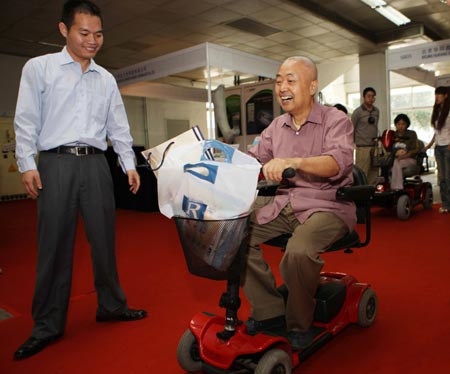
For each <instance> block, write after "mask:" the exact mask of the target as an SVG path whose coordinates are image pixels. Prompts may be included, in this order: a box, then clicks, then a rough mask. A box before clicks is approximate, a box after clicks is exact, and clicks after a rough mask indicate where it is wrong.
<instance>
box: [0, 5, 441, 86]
mask: <svg viewBox="0 0 450 374" xmlns="http://www.w3.org/2000/svg"><path fill="white" fill-rule="evenodd" d="M95 2H96V3H97V4H98V5H99V6H100V7H101V9H102V11H103V17H104V32H105V45H104V47H103V49H102V51H101V52H100V53H99V54H98V56H97V58H96V61H97V62H98V63H100V64H101V65H103V66H105V67H107V68H109V69H118V68H122V67H125V66H129V65H133V64H136V63H139V62H142V61H145V60H148V59H151V58H154V57H158V56H161V55H164V54H167V53H170V52H174V51H177V50H180V49H183V48H187V47H191V46H194V45H197V44H200V43H204V42H211V43H215V44H218V45H222V46H226V47H231V48H234V49H238V50H241V51H245V52H249V53H251V54H254V55H257V56H264V57H267V58H270V59H273V60H277V61H282V60H283V59H284V58H286V57H288V56H292V55H299V54H302V55H306V56H309V57H311V58H312V59H313V60H314V61H315V62H317V63H323V62H332V61H339V60H340V59H343V58H345V57H346V56H349V55H353V56H354V55H358V54H370V53H374V52H376V51H379V50H384V49H385V48H386V46H387V45H389V44H391V43H393V42H395V41H398V40H404V39H410V38H415V37H421V38H424V39H426V40H443V39H449V38H450V7H448V6H447V5H445V4H442V3H441V2H440V1H439V0H386V2H387V3H388V4H390V5H391V6H394V7H395V8H396V9H398V10H400V11H401V12H403V13H404V14H405V15H406V16H408V17H409V18H410V19H411V20H412V23H411V24H410V25H408V26H403V27H397V26H395V25H394V24H393V23H391V22H389V21H387V20H386V19H385V18H383V17H382V16H380V15H379V14H378V13H376V12H375V11H373V10H372V9H370V8H369V7H368V6H367V5H365V4H363V3H361V2H360V1H359V0H328V1H323V0H245V1H244V0H126V1H118V0H97V1H95ZM62 3H63V1H62V0H1V3H0V4H1V8H2V11H1V12H0V53H3V54H10V55H17V56H27V57H33V56H37V55H41V54H44V53H51V52H55V51H58V50H59V49H60V48H61V46H62V45H63V44H64V40H63V38H62V37H61V36H60V35H59V34H58V32H57V22H58V21H59V17H60V8H61V5H62ZM236 21H237V23H238V24H239V23H240V24H241V25H242V26H243V28H244V30H245V31H242V30H239V29H237V28H235V27H232V26H231V25H229V24H230V23H232V22H236ZM255 22H257V23H259V24H256V23H255ZM250 23H253V24H250ZM260 24H262V25H260ZM258 26H259V27H258ZM269 32H273V33H272V34H270V35H268V33H269ZM256 33H259V35H258V34H256ZM263 35H264V36H263ZM437 68H438V69H439V70H440V72H441V74H444V73H450V68H449V67H448V66H446V65H445V66H438V67H437ZM190 74H191V75H192V76H189V77H188V78H189V79H198V80H202V79H204V78H203V72H202V71H201V70H198V71H195V72H191V73H190ZM231 74H233V72H231ZM176 78H177V77H173V79H176ZM179 78H185V76H180V77H179Z"/></svg>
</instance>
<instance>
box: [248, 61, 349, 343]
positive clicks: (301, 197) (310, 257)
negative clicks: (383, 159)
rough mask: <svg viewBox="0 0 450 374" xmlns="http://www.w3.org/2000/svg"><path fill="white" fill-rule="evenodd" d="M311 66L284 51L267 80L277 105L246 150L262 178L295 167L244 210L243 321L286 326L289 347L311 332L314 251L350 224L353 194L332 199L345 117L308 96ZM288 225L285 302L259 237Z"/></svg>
mask: <svg viewBox="0 0 450 374" xmlns="http://www.w3.org/2000/svg"><path fill="white" fill-rule="evenodd" d="M317 86H318V81H317V68H316V66H315V64H314V63H313V62H312V61H311V60H310V59H309V58H307V57H302V56H297V57H290V58H288V59H286V60H285V61H284V62H283V63H282V64H281V66H280V68H279V71H278V74H277V77H276V84H275V92H276V95H277V99H278V101H279V103H280V105H281V107H282V109H283V111H284V112H285V113H284V114H283V115H281V116H279V117H277V118H275V119H274V120H273V121H272V123H271V124H270V125H269V126H268V127H267V128H266V129H265V130H264V131H263V132H262V134H261V140H260V141H259V143H258V144H257V145H256V146H254V147H253V148H252V149H251V150H250V151H249V153H250V154H251V155H253V156H254V157H256V158H257V159H258V160H259V161H260V162H261V163H262V164H263V173H264V176H265V178H266V179H268V180H272V181H276V182H280V181H281V180H282V173H283V171H284V170H285V169H287V168H293V169H295V176H294V177H292V178H289V180H288V184H287V185H286V184H284V185H283V186H281V187H280V188H278V189H277V192H276V195H275V196H260V197H258V198H257V200H256V202H255V211H254V213H253V214H252V218H251V226H250V237H249V253H248V257H247V263H246V270H245V273H244V276H243V281H242V285H243V290H244V292H245V294H246V296H247V299H248V300H249V302H250V304H251V308H252V310H251V317H250V318H249V320H248V321H246V326H247V331H248V333H249V334H251V335H256V334H258V333H260V332H265V333H271V332H272V333H273V332H276V331H280V329H281V330H283V331H286V330H287V332H288V339H289V341H290V343H291V344H292V347H293V349H295V350H300V349H303V348H305V347H306V346H308V344H309V343H310V342H311V340H312V338H313V336H312V335H313V334H312V322H313V315H314V308H315V299H314V294H315V292H316V290H317V287H318V285H319V281H320V271H321V269H322V267H323V265H324V262H323V260H322V259H321V258H320V254H321V253H323V252H324V251H325V250H326V249H327V247H328V246H330V245H331V244H332V243H334V242H335V241H336V240H338V239H340V238H342V237H343V236H344V235H346V234H347V233H348V232H349V231H351V230H353V228H354V225H355V223H356V215H355V206H354V203H353V202H349V201H337V200H336V190H337V189H338V188H339V187H342V186H350V185H351V184H352V181H353V177H352V168H353V125H352V123H351V121H350V120H349V119H348V117H347V116H346V115H345V114H344V113H343V112H341V111H339V110H337V109H336V108H334V107H326V106H323V105H321V104H319V103H318V102H317V101H316V100H315V98H314V97H315V94H316V92H317ZM286 233H290V234H291V237H290V239H289V241H288V244H287V247H286V250H285V252H284V255H283V257H282V259H281V262H280V273H281V276H282V278H283V281H284V282H285V284H286V286H287V289H288V291H289V295H288V297H287V301H286V303H285V301H284V299H283V296H282V295H281V294H280V292H279V291H278V289H277V287H276V284H275V278H274V275H273V273H272V270H271V269H270V267H269V266H268V264H267V263H266V261H265V260H264V257H263V252H262V250H261V248H260V247H259V245H260V244H262V243H264V242H266V241H268V240H270V239H272V238H275V237H277V236H279V235H281V234H286Z"/></svg>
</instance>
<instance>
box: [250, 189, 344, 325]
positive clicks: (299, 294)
mask: <svg viewBox="0 0 450 374" xmlns="http://www.w3.org/2000/svg"><path fill="white" fill-rule="evenodd" d="M272 199H273V197H264V196H261V197H258V198H257V200H256V203H255V208H257V207H260V206H263V205H265V204H267V203H268V202H269V201H271V200H272ZM347 232H348V228H347V226H346V224H345V223H344V221H342V220H341V219H340V218H339V217H338V216H336V215H335V214H333V213H330V212H317V213H314V214H312V215H311V216H310V217H309V218H308V219H307V220H306V221H305V222H304V223H303V224H300V222H299V221H298V220H297V218H296V217H295V215H294V212H293V211H292V207H291V205H290V204H288V205H286V207H284V208H283V210H282V211H281V212H280V214H279V215H278V217H277V218H275V219H274V220H273V221H271V222H269V223H267V224H264V225H260V224H258V223H257V222H256V220H255V217H254V215H253V216H252V218H251V226H250V239H249V253H248V257H247V264H246V270H245V273H244V277H243V290H244V293H245V295H246V296H247V299H248V300H249V302H250V305H251V307H252V311H251V316H252V318H254V319H256V320H258V321H260V320H264V319H268V318H273V317H276V316H280V315H285V316H286V323H287V329H288V331H292V330H295V331H306V330H308V329H309V328H310V326H311V324H312V321H313V316H314V309H315V300H314V295H315V293H316V290H317V287H318V285H319V281H320V271H321V270H322V267H323V265H324V262H323V260H322V259H321V258H320V253H322V252H324V251H325V250H326V248H327V247H329V246H330V245H331V244H333V243H334V242H335V241H336V240H338V239H340V238H342V237H343V236H344V235H345V234H346V233H347ZM284 233H292V236H291V238H290V239H289V242H288V244H287V247H286V251H285V252H284V255H283V256H282V259H281V262H280V274H281V277H282V279H283V281H284V283H285V285H286V286H287V288H288V291H289V296H288V299H287V303H286V305H285V303H284V299H283V297H282V295H281V294H280V293H279V292H278V290H277V286H276V284H275V278H274V276H273V273H272V270H271V269H270V267H269V265H268V264H267V263H266V262H265V260H264V258H263V253H262V250H261V249H260V248H259V244H261V243H264V242H265V241H267V240H269V239H272V238H275V237H277V236H279V235H281V234H284Z"/></svg>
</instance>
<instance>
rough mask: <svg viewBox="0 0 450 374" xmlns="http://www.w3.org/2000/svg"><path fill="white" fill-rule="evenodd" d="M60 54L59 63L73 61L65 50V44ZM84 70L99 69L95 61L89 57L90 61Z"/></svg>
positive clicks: (65, 63) (63, 63) (70, 62)
mask: <svg viewBox="0 0 450 374" xmlns="http://www.w3.org/2000/svg"><path fill="white" fill-rule="evenodd" d="M60 56H61V57H60V62H61V65H67V64H72V63H74V62H75V60H74V59H73V58H72V56H71V55H70V53H69V52H68V51H67V46H64V48H63V49H62V51H61V54H60ZM86 71H97V72H98V71H99V68H98V65H97V64H96V63H95V61H94V59H92V58H91V63H90V64H89V66H88V68H87V69H86Z"/></svg>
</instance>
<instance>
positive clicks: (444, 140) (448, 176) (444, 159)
mask: <svg viewBox="0 0 450 374" xmlns="http://www.w3.org/2000/svg"><path fill="white" fill-rule="evenodd" d="M434 93H435V96H436V101H435V104H434V106H433V112H432V114H431V126H433V128H434V135H433V138H432V139H431V141H430V143H429V144H428V145H427V146H426V147H425V148H424V151H427V150H428V149H429V148H430V147H431V146H432V145H433V143H436V145H435V147H434V155H435V157H436V163H437V168H438V183H439V192H440V194H441V200H442V207H440V208H439V213H449V212H450V116H449V115H448V114H449V110H450V97H449V88H448V87H443V86H440V87H437V88H436V90H435V92H434Z"/></svg>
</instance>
